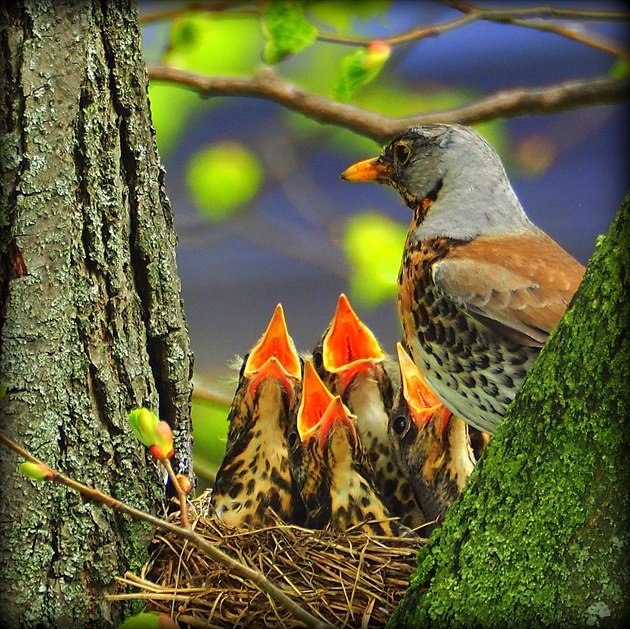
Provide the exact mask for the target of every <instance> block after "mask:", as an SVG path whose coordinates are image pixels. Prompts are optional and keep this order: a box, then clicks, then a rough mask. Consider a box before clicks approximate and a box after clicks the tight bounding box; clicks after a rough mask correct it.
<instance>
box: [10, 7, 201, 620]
mask: <svg viewBox="0 0 630 629" xmlns="http://www.w3.org/2000/svg"><path fill="white" fill-rule="evenodd" d="M0 23H1V24H0V64H1V65H2V68H3V75H4V76H3V81H2V82H1V84H0V103H1V110H0V156H1V157H2V160H1V167H0V176H1V178H2V188H1V195H2V197H1V198H0V208H1V209H0V225H1V230H0V383H1V384H2V385H4V386H5V387H6V395H5V396H4V397H3V398H2V400H1V401H0V430H2V431H3V432H4V433H6V434H7V435H8V436H10V437H11V438H13V439H14V440H16V441H18V442H19V443H21V444H23V445H25V446H26V447H27V448H28V449H29V450H31V451H32V452H33V453H34V454H36V455H37V456H38V457H40V458H41V459H43V460H45V461H46V462H47V463H49V464H50V465H52V466H54V467H57V468H59V469H60V470H62V471H63V472H64V473H66V474H68V475H69V476H72V477H74V478H76V479H77V480H81V481H83V482H85V483H87V484H90V485H93V486H95V487H97V488H99V489H101V490H103V491H105V492H107V493H110V494H112V495H114V496H116V497H117V498H119V499H121V500H123V501H125V502H128V503H129V504H132V505H134V506H136V507H138V508H141V509H144V510H147V511H150V512H156V510H157V509H158V508H159V507H160V506H161V503H162V501H163V499H164V485H163V479H162V475H161V473H160V472H159V469H158V467H157V466H156V464H155V463H154V462H153V461H152V460H151V459H150V458H149V457H148V456H147V454H146V452H145V448H144V446H142V445H141V444H139V443H138V442H136V441H135V440H134V439H133V437H132V435H131V432H130V429H129V426H128V425H127V419H126V417H127V413H128V411H129V410H131V409H132V408H134V407H137V406H140V405H147V406H149V407H150V408H152V409H154V410H156V411H159V413H160V415H161V417H162V418H163V419H166V420H168V421H169V422H171V424H172V425H173V426H174V429H175V432H176V435H177V437H178V442H177V445H178V462H179V467H180V469H182V470H188V468H189V466H190V441H191V437H190V393H191V371H192V354H191V351H190V345H189V339H188V332H187V329H186V322H185V318H184V313H183V308H182V303H181V300H180V284H179V278H178V274H177V265H176V261H175V244H176V236H175V233H174V230H173V217H172V212H171V208H170V205H169V202H168V199H167V198H166V195H165V193H164V186H163V171H162V167H161V165H160V162H159V158H158V156H157V151H156V147H155V141H154V137H153V129H152V127H151V120H150V114H149V108H148V100H147V76H146V70H145V67H144V61H143V59H142V55H141V49H140V33H139V27H138V17H137V10H136V7H135V5H134V4H133V3H132V2H130V1H129V0H126V1H118V0H116V1H114V0H105V1H103V2H100V1H96V0H94V1H91V0H82V1H81V2H73V3H65V4H64V3H54V2H52V3H51V2H46V1H36V0H22V1H18V0H14V1H13V2H9V3H3V6H2V7H1V8H0ZM17 462H18V461H17V460H16V458H15V457H14V456H11V455H8V454H7V453H5V452H4V451H3V452H2V453H1V461H0V466H1V472H2V483H1V484H0V493H1V498H0V522H1V525H0V526H1V532H0V543H1V544H2V552H1V553H0V599H1V600H0V608H1V609H2V612H3V623H6V624H7V626H11V627H21V626H25V627H26V626H43V627H66V626H72V627H79V626H86V625H89V626H95V627H96V626H110V624H111V623H112V622H113V623H116V622H117V621H118V620H120V618H121V606H120V604H118V603H112V602H110V601H108V600H107V599H106V598H105V595H106V594H107V593H110V592H113V591H115V590H116V589H117V588H118V587H119V586H118V585H117V584H116V582H115V581H114V577H115V576H116V575H119V574H122V573H124V571H125V570H127V569H130V568H138V567H139V566H140V565H141V564H142V562H143V561H144V559H145V558H146V549H147V545H148V543H149V541H150V538H151V534H152V531H151V530H149V529H147V527H146V526H145V525H143V524H141V523H136V522H132V521H131V520H129V519H128V518H126V517H124V516H121V515H120V514H116V513H114V512H112V511H110V510H107V509H104V508H103V507H102V506H100V505H96V504H91V503H87V502H85V501H84V500H83V499H82V498H81V497H80V496H78V495H77V494H75V493H73V492H71V491H68V490H66V489H65V488H64V487H60V486H55V485H48V484H44V485H41V484H40V485H35V484H34V483H33V482H32V481H29V480H28V479H26V478H23V477H21V476H20V475H19V474H18V473H17Z"/></svg>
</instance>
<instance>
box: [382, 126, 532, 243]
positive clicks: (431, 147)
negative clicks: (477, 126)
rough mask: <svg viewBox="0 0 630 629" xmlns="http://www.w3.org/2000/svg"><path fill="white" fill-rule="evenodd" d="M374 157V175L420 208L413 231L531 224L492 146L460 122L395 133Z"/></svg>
mask: <svg viewBox="0 0 630 629" xmlns="http://www.w3.org/2000/svg"><path fill="white" fill-rule="evenodd" d="M376 162H380V163H381V164H382V165H383V166H384V168H383V170H382V175H381V176H379V177H377V180H378V181H380V182H381V183H388V184H390V185H392V186H393V187H394V188H396V189H397V190H398V191H399V193H400V194H401V196H402V197H403V199H404V201H405V202H406V203H407V205H409V206H410V207H411V208H412V209H414V210H415V211H416V212H417V213H419V214H418V219H419V220H418V221H417V222H418V225H417V227H416V230H415V233H414V237H417V239H418V240H421V239H424V238H439V237H443V236H448V237H451V238H458V239H463V240H471V239H472V238H475V237H476V236H481V235H503V234H509V233H522V232H523V231H529V230H531V229H533V228H534V227H533V225H532V223H531V222H530V221H529V219H528V218H527V216H526V215H525V212H524V211H523V208H522V206H521V204H520V202H519V200H518V198H517V197H516V194H515V193H514V190H513V189H512V186H511V185H510V182H509V180H508V178H507V175H506V173H505V169H504V168H503V165H502V163H501V160H500V159H499V156H498V155H497V153H496V151H495V150H494V149H493V148H492V147H491V146H490V145H489V144H488V143H487V142H486V141H485V140H484V139H483V138H482V137H481V136H480V135H479V134H478V133H477V132H476V131H473V130H472V129H470V128H468V127H464V126H461V125H444V124H433V125H424V126H418V127H411V128H410V129H407V131H405V132H404V133H402V134H401V135H399V136H398V137H396V138H394V139H393V140H392V141H391V142H390V143H389V144H388V145H387V146H386V147H385V148H384V149H383V152H382V154H381V155H380V157H378V158H377V160H376Z"/></svg>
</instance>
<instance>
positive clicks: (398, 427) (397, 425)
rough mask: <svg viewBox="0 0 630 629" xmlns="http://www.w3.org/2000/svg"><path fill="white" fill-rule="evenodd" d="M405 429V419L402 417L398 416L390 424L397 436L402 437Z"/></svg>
mask: <svg viewBox="0 0 630 629" xmlns="http://www.w3.org/2000/svg"><path fill="white" fill-rule="evenodd" d="M406 428H407V418H406V417H405V416H404V415H398V417H396V418H395V419H394V421H393V422H392V430H393V431H394V432H395V433H396V434H397V435H402V434H403V433H404V432H405V430H406Z"/></svg>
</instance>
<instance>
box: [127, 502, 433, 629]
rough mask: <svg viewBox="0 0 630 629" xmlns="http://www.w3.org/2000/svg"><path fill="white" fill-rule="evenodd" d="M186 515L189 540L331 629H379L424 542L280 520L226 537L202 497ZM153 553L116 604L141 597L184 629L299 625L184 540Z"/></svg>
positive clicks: (168, 538)
mask: <svg viewBox="0 0 630 629" xmlns="http://www.w3.org/2000/svg"><path fill="white" fill-rule="evenodd" d="M192 507H193V509H192V512H191V514H190V516H191V523H192V526H193V528H194V530H195V532H196V533H198V534H199V535H201V536H202V537H203V538H204V539H205V540H206V541H208V542H209V543H211V544H214V545H216V546H217V547H219V548H220V549H221V550H223V551H224V552H226V553H228V554H229V555H232V556H233V557H235V558H237V559H238V560H240V561H241V562H243V563H245V564H246V565H248V566H251V567H252V568H255V569H257V570H259V571H260V572H262V573H263V574H265V575H266V576H267V577H268V578H270V579H272V580H273V581H274V582H275V583H276V584H277V585H278V586H280V587H281V588H282V589H283V590H284V591H285V592H286V594H288V595H289V596H291V597H292V598H293V599H294V600H295V601H296V602H297V603H298V604H299V605H300V606H301V607H303V608H304V609H306V610H307V611H309V612H311V613H312V614H313V615H314V616H316V617H317V618H321V619H322V620H325V621H327V622H329V623H331V624H332V625H335V626H336V627H357V628H363V629H369V628H376V627H383V626H384V625H385V623H386V622H387V620H388V618H389V616H390V614H391V613H392V611H393V609H394V608H395V606H396V604H397V602H398V601H399V600H400V598H401V597H402V596H403V594H404V592H405V590H406V588H407V586H408V583H409V575H410V574H411V572H412V570H413V568H414V566H415V557H416V553H417V551H418V547H419V546H420V545H421V544H423V543H425V542H426V540H423V539H419V538H409V537H406V538H405V537H383V536H378V537H377V536H374V535H369V534H367V533H365V532H363V531H362V530H356V529H354V530H350V531H347V532H346V533H343V534H339V533H332V532H330V531H313V530H310V529H304V528H300V527H297V526H292V525H288V524H284V523H282V522H280V521H278V522H277V523H276V524H274V525H272V526H268V527H266V528H263V529H258V530H252V531H249V530H244V529H243V530H233V529H230V530H228V529H225V528H224V527H222V526H220V525H218V524H217V522H216V521H215V520H213V519H211V518H210V517H209V514H208V495H207V494H206V495H204V496H201V497H200V498H199V499H197V500H194V501H193V502H192ZM174 517H175V518H177V517H178V514H174ZM154 546H155V549H154V551H153V553H152V556H151V558H150V559H149V561H148V562H147V563H146V564H145V566H144V567H143V568H142V570H141V572H140V575H133V574H130V573H127V574H126V575H125V576H124V578H120V579H119V581H120V582H121V583H123V584H125V585H127V586H132V587H131V588H128V590H130V592H129V593H127V594H123V595H118V596H116V598H122V599H144V600H146V603H147V607H148V609H149V610H153V611H160V612H163V613H167V614H172V617H173V618H174V619H175V620H177V621H178V622H179V623H180V625H182V626H189V627H207V628H214V627H216V628H219V627H221V628H228V627H229V628H232V627H248V628H249V627H252V628H255V627H273V628H276V627H279V628H281V627H287V628H292V627H301V626H303V625H302V624H301V623H300V622H299V621H298V620H297V619H296V618H295V617H294V616H292V615H291V613H290V612H288V611H287V610H285V609H284V608H283V607H281V606H279V605H278V604H277V603H275V602H274V601H273V600H272V599H271V598H270V597H269V596H268V595H266V594H265V593H263V592H261V591H260V590H258V589H256V588H255V587H254V586H253V585H252V584H251V583H249V582H248V581H246V580H244V579H242V578H241V577H238V576H236V575H234V574H230V571H229V570H228V569H226V568H224V567H223V566H222V565H220V564H218V563H216V562H215V561H213V560H212V559H210V558H209V557H207V556H206V555H205V554H204V553H203V552H201V551H200V550H199V549H197V548H196V547H194V546H192V545H191V544H190V543H189V542H187V541H186V540H182V539H181V538H178V537H176V536H175V535H173V534H171V533H165V534H162V533H159V534H158V535H157V536H156V538H155V541H154ZM131 590H136V591H131ZM138 590H139V591H138Z"/></svg>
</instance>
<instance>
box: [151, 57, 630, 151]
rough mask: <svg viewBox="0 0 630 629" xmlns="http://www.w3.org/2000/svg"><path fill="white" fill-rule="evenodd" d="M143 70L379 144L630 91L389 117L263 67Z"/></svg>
mask: <svg viewBox="0 0 630 629" xmlns="http://www.w3.org/2000/svg"><path fill="white" fill-rule="evenodd" d="M148 71H149V77H150V78H151V79H153V80H154V81H162V82H167V83H173V84H176V85H181V86H182V87H185V88H188V89H191V90H193V91H196V92H198V93H199V94H200V95H201V96H202V97H204V98H209V97H214V96H249V97H253V98H264V99H267V100H271V101H273V102H275V103H278V104H279V105H282V106H283V107H287V108H288V109H291V110H293V111H297V112H299V113H301V114H303V115H305V116H307V117H309V118H312V119H314V120H316V121H317V122H320V123H322V124H334V125H337V126H340V127H345V128H347V129H350V130H351V131H354V132H355V133H359V134H361V135H365V136H367V137H369V138H372V139H373V140H375V141H377V142H380V143H382V142H385V141H387V140H389V139H390V138H392V137H393V136H395V135H397V134H398V133H400V132H401V131H404V130H405V129H406V128H407V127H410V126H414V125H419V124H429V123H435V122H441V123H446V124H456V123H459V124H466V125H470V124H475V123H478V122H484V121H486V120H491V119H495V118H509V117H515V116H524V115H527V114H549V113H557V112H559V111H564V110H566V109H570V108H573V107H586V106H591V105H601V104H605V103H614V102H619V101H622V100H625V99H627V98H628V96H629V94H630V81H629V80H628V79H625V78H624V79H612V78H608V77H603V78H598V79H589V80H581V81H571V82H565V83H557V84H554V85H549V86H546V87H541V88H534V89H525V88H516V89H512V90H502V91H500V92H496V93H495V94H492V95H490V96H487V97H485V98H482V99H480V100H478V101H476V102H474V103H469V104H467V105H462V106H461V107H456V108H453V109H448V110H444V111H439V112H430V113H424V114H415V115H413V116H406V117H402V118H391V117H389V116H383V115H381V114H378V113H376V112H373V111H367V110H365V109H362V108H360V107H356V106H355V105H348V104H345V103H339V102H337V101H334V100H331V99H329V98H326V97H325V96H320V95H319V94H313V93H311V92H307V91H305V90H303V89H302V88H300V87H298V86H296V85H293V84H291V83H287V82H285V81H283V80H282V79H279V78H278V77H277V75H276V74H275V73H274V72H273V71H272V70H271V69H269V68H265V69H263V70H261V71H260V72H258V73H257V74H256V75H255V76H253V77H209V76H204V75H202V74H196V73H194V72H188V71H185V70H179V69H177V68H171V67H167V66H149V67H148Z"/></svg>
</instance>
